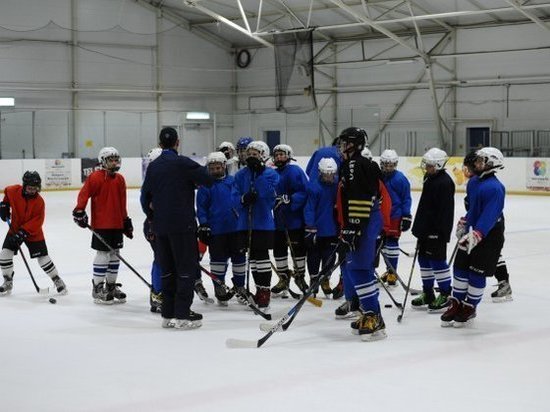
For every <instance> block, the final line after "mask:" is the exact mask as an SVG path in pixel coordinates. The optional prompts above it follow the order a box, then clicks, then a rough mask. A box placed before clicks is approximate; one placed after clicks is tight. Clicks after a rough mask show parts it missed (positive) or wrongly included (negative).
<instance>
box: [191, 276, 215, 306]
mask: <svg viewBox="0 0 550 412" xmlns="http://www.w3.org/2000/svg"><path fill="white" fill-rule="evenodd" d="M195 293H196V294H197V296H198V297H199V299H200V300H202V301H203V302H204V303H208V304H212V303H214V299H212V298H210V297H208V293H206V289H205V288H204V285H203V284H202V280H200V279H198V280H196V281H195Z"/></svg>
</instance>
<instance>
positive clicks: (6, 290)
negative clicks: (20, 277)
mask: <svg viewBox="0 0 550 412" xmlns="http://www.w3.org/2000/svg"><path fill="white" fill-rule="evenodd" d="M12 289H13V273H12V274H11V276H7V275H4V283H2V285H1V286H0V296H6V295H11V291H12Z"/></svg>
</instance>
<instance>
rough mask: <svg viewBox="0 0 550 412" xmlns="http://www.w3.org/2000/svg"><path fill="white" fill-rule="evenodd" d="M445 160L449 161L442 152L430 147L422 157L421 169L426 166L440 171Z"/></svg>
mask: <svg viewBox="0 0 550 412" xmlns="http://www.w3.org/2000/svg"><path fill="white" fill-rule="evenodd" d="M447 160H449V157H448V156H447V153H446V152H445V151H444V150H441V149H438V148H437V147H432V148H431V149H430V150H428V151H427V152H426V153H424V156H422V168H423V169H425V168H426V166H434V167H435V170H442V169H443V168H444V167H445V164H446V163H447Z"/></svg>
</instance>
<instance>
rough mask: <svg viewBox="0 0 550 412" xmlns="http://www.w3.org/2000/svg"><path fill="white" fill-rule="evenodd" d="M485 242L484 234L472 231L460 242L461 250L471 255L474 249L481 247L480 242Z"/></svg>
mask: <svg viewBox="0 0 550 412" xmlns="http://www.w3.org/2000/svg"><path fill="white" fill-rule="evenodd" d="M482 240H483V234H482V233H481V232H480V231H479V230H470V231H469V232H468V233H467V234H465V235H464V236H462V237H461V238H460V240H459V241H458V247H459V249H462V250H465V251H466V253H468V254H470V253H471V252H472V249H473V248H475V247H476V246H477V245H479V242H481V241H482Z"/></svg>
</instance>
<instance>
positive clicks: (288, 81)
mask: <svg viewBox="0 0 550 412" xmlns="http://www.w3.org/2000/svg"><path fill="white" fill-rule="evenodd" d="M273 44H274V45H275V47H274V50H275V77H276V81H277V111H280V112H285V113H291V114H292V113H307V112H310V111H312V110H315V109H316V108H317V101H316V99H315V83H314V80H313V79H314V76H313V30H308V31H302V32H293V33H276V34H273Z"/></svg>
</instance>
